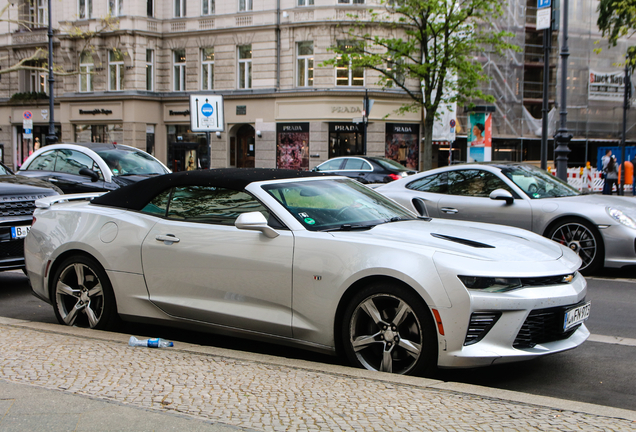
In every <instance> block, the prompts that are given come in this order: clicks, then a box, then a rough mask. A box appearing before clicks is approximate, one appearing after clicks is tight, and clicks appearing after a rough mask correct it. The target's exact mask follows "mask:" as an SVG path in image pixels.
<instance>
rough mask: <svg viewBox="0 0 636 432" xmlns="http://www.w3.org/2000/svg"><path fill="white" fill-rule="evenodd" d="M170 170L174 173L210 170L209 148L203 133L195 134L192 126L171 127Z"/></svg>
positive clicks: (169, 134) (169, 144)
mask: <svg viewBox="0 0 636 432" xmlns="http://www.w3.org/2000/svg"><path fill="white" fill-rule="evenodd" d="M167 132H168V163H167V165H168V168H170V169H171V170H172V171H174V172H177V171H188V170H193V169H199V168H209V167H210V158H209V146H208V143H207V141H206V139H205V134H203V133H193V132H192V131H190V125H189V124H188V125H169V126H167Z"/></svg>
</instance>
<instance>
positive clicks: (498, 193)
mask: <svg viewBox="0 0 636 432" xmlns="http://www.w3.org/2000/svg"><path fill="white" fill-rule="evenodd" d="M490 199H491V200H502V201H506V204H512V203H513V202H514V200H515V198H514V197H513V196H512V194H511V193H510V192H508V191H507V190H505V189H495V190H494V191H492V192H490Z"/></svg>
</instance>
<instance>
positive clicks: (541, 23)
mask: <svg viewBox="0 0 636 432" xmlns="http://www.w3.org/2000/svg"><path fill="white" fill-rule="evenodd" d="M551 21H552V8H551V7H547V8H543V9H538V10H537V30H544V29H548V28H550V23H551Z"/></svg>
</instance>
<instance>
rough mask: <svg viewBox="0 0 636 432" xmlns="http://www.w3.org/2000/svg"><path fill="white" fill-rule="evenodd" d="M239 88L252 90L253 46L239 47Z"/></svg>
mask: <svg viewBox="0 0 636 432" xmlns="http://www.w3.org/2000/svg"><path fill="white" fill-rule="evenodd" d="M238 59H239V60H238V75H239V76H238V88H240V89H250V88H252V45H243V46H240V47H238Z"/></svg>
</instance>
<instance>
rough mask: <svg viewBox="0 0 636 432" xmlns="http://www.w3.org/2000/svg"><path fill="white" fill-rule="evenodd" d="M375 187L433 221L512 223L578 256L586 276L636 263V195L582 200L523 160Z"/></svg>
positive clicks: (441, 171) (583, 197)
mask: <svg viewBox="0 0 636 432" xmlns="http://www.w3.org/2000/svg"><path fill="white" fill-rule="evenodd" d="M376 190H377V191H378V192H380V193H382V194H383V195H385V196H388V197H389V198H392V199H393V200H395V201H397V202H398V203H400V204H402V205H404V206H406V207H407V208H410V209H412V210H415V209H416V207H415V206H418V205H420V204H421V202H422V201H419V200H423V202H424V204H425V207H426V210H427V211H428V214H429V215H430V216H432V217H433V218H441V219H448V220H465V221H474V222H487V223H494V224H502V225H509V226H514V227H518V228H524V229H527V230H531V231H534V232H535V233H537V234H540V235H543V236H545V237H547V238H549V239H552V240H554V241H557V242H559V243H561V244H563V245H564V246H567V247H568V248H570V249H572V250H573V251H575V252H576V253H577V254H578V255H579V256H580V257H581V260H582V265H581V268H580V271H581V272H582V273H583V274H591V273H594V272H595V271H596V270H598V269H599V268H602V267H603V266H605V267H614V268H621V267H625V266H633V265H636V198H634V197H631V196H629V197H628V196H624V197H619V196H608V195H583V194H581V193H580V192H579V191H577V190H576V189H574V188H573V187H571V186H569V185H568V184H567V183H566V182H563V181H561V180H560V179H559V178H557V177H555V176H553V175H551V174H549V173H548V172H547V171H544V170H542V169H540V168H537V167H535V166H533V165H529V164H521V163H487V164H463V165H452V166H450V167H444V168H438V169H434V170H430V171H425V172H422V173H419V174H415V175H412V176H410V177H408V178H406V179H402V180H397V181H395V182H392V183H390V184H388V185H383V186H380V187H378V188H376Z"/></svg>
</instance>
